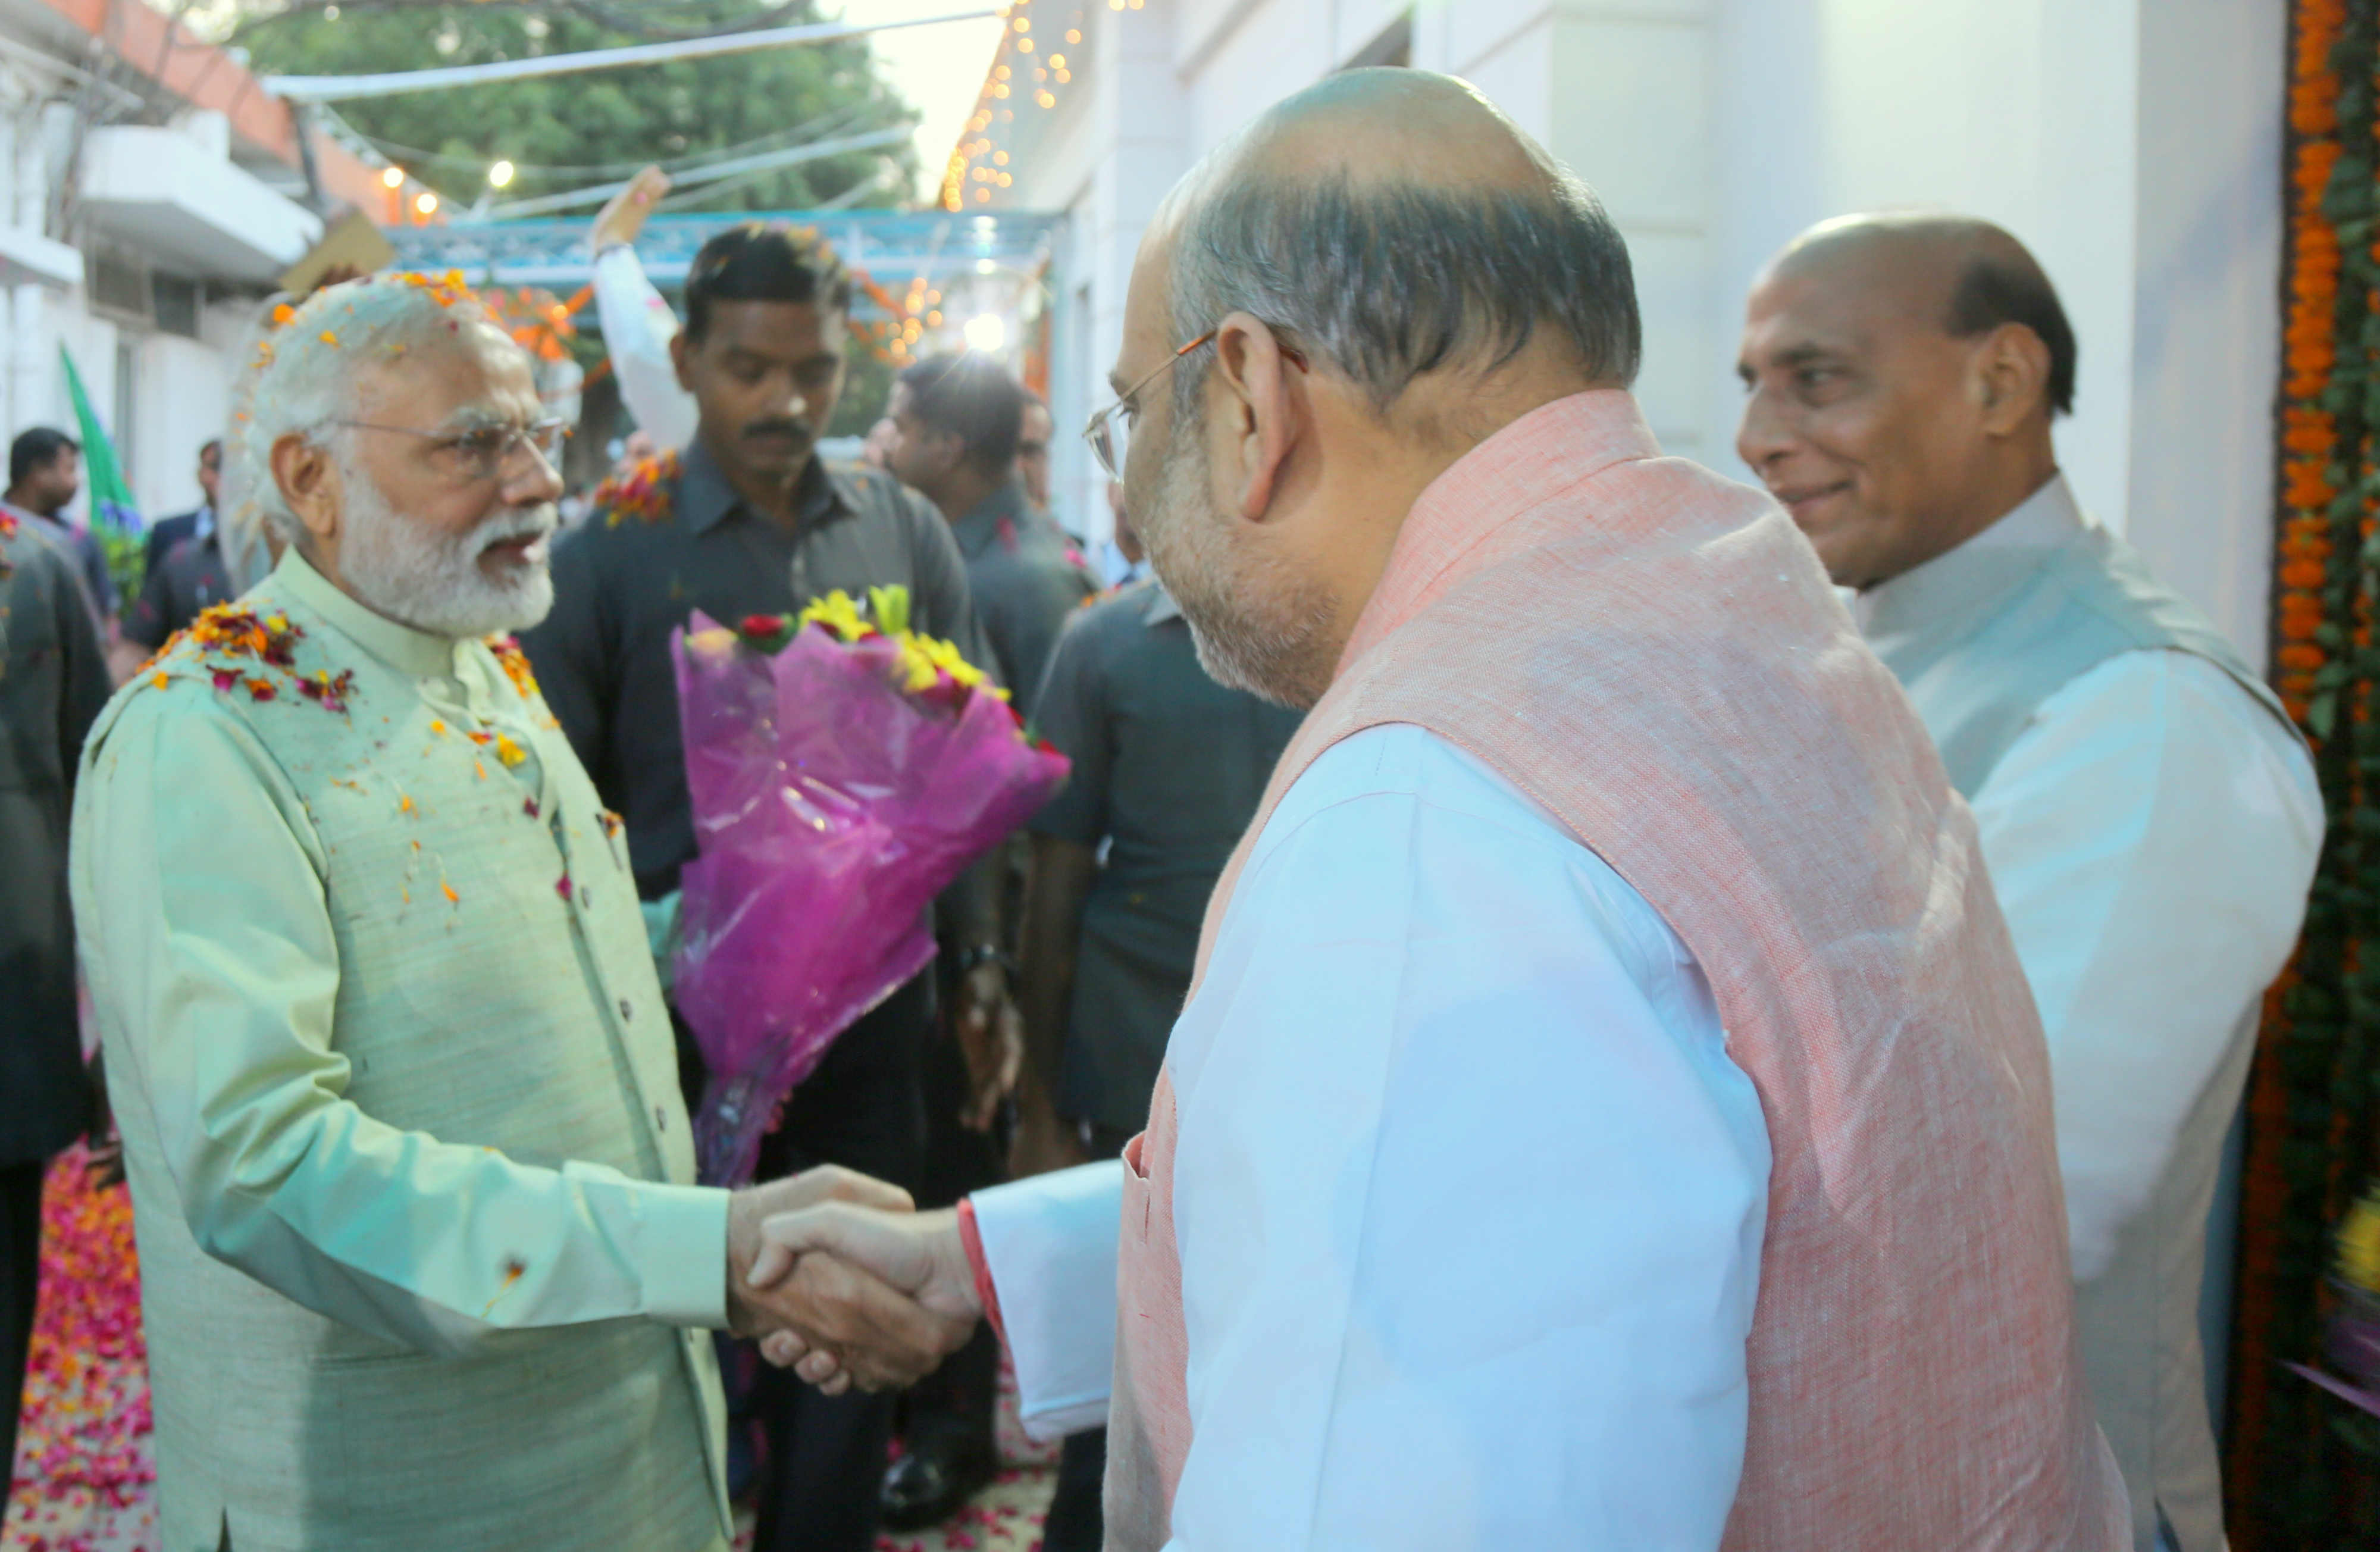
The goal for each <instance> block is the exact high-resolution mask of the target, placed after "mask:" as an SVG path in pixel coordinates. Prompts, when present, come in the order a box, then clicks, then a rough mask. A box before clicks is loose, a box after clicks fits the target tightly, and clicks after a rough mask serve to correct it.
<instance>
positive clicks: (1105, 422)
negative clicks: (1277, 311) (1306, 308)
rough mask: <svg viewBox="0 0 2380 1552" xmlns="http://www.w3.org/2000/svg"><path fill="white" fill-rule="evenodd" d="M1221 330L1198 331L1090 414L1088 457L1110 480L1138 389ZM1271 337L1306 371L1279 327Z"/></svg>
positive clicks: (1117, 471)
mask: <svg viewBox="0 0 2380 1552" xmlns="http://www.w3.org/2000/svg"><path fill="white" fill-rule="evenodd" d="M1222 332H1223V331H1222V329H1221V327H1220V326H1218V327H1216V328H1212V329H1209V330H1208V331H1207V332H1206V333H1203V334H1200V335H1199V336H1198V337H1197V338H1196V339H1194V340H1192V341H1191V342H1190V343H1189V344H1188V345H1185V346H1183V347H1182V348H1181V349H1179V350H1177V351H1175V352H1174V353H1173V354H1172V355H1171V356H1168V357H1167V358H1165V361H1164V364H1163V365H1161V366H1160V367H1159V368H1158V369H1157V370H1155V371H1153V372H1150V373H1149V374H1148V375H1147V377H1144V378H1142V379H1141V380H1140V381H1139V382H1135V383H1134V384H1133V385H1132V389H1131V391H1130V392H1128V393H1126V394H1124V395H1123V397H1122V398H1119V399H1117V400H1116V402H1115V403H1113V404H1111V405H1110V406H1107V408H1105V409H1103V410H1101V411H1099V413H1098V414H1097V415H1094V416H1092V417H1091V420H1090V424H1089V425H1087V426H1085V427H1084V428H1083V440H1084V441H1085V442H1087V443H1090V445H1091V456H1092V457H1094V458H1097V459H1098V460H1099V467H1101V468H1103V469H1105V470H1107V471H1108V478H1109V479H1123V465H1124V458H1125V455H1127V453H1128V452H1129V446H1128V443H1130V441H1131V438H1132V422H1133V419H1134V418H1136V417H1137V416H1138V415H1139V414H1140V406H1139V405H1137V404H1135V402H1134V401H1135V400H1136V399H1137V398H1139V397H1140V391H1141V390H1142V389H1144V388H1146V387H1147V386H1148V385H1149V384H1150V383H1152V382H1156V381H1157V380H1158V379H1159V378H1160V377H1162V376H1164V375H1165V369H1166V368H1167V367H1170V366H1172V365H1173V363H1174V362H1176V361H1179V360H1180V359H1182V358H1183V357H1184V356H1187V355H1189V354H1190V352H1192V351H1194V350H1196V349H1197V348H1198V347H1199V346H1202V345H1208V344H1211V343H1213V341H1214V338H1215V336H1216V335H1217V334H1220V333H1222ZM1273 338H1274V340H1275V342H1276V343H1277V344H1279V345H1280V346H1281V355H1282V356H1283V357H1285V358H1287V359H1288V361H1289V363H1290V365H1292V366H1293V367H1295V368H1296V369H1297V370H1299V371H1305V370H1306V365H1305V352H1304V351H1302V350H1300V349H1298V348H1297V347H1296V346H1293V345H1291V344H1289V343H1288V342H1287V341H1285V340H1282V339H1281V333H1280V331H1279V330H1275V331H1274V333H1273Z"/></svg>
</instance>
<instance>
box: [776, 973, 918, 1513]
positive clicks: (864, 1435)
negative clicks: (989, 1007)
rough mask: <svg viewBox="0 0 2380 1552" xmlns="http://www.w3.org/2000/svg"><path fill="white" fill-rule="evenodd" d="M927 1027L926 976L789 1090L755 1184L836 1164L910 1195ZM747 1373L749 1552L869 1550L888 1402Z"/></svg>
mask: <svg viewBox="0 0 2380 1552" xmlns="http://www.w3.org/2000/svg"><path fill="white" fill-rule="evenodd" d="M933 1027H934V973H933V972H932V971H931V970H930V969H929V970H928V971H926V972H925V973H924V974H923V975H921V976H917V978H916V979H915V980H912V981H911V982H909V983H908V984H907V985H906V986H905V987H903V988H901V989H900V990H898V991H896V992H894V993H893V994H892V996H891V997H890V998H888V999H886V1000H884V1002H882V1003H881V1004H880V1005H879V1006H878V1007H877V1009H876V1010H875V1011H874V1012H871V1013H869V1014H868V1016H867V1017H865V1018H863V1019H861V1020H860V1021H859V1022H858V1023H857V1024H855V1025H852V1026H851V1027H850V1028H849V1029H847V1030H845V1031H844V1033H843V1035H842V1037H840V1038H839V1039H837V1040H836V1041H835V1043H834V1045H833V1047H832V1049H829V1050H828V1052H827V1055H826V1060H825V1061H821V1062H820V1064H819V1068H818V1071H816V1072H814V1073H811V1074H810V1075H809V1076H808V1077H807V1079H805V1080H804V1081H803V1083H802V1085H801V1086H800V1087H798V1088H796V1089H795V1090H794V1093H793V1096H792V1097H791V1098H789V1099H788V1100H787V1101H786V1102H785V1116H784V1123H783V1125H782V1126H780V1127H779V1128H778V1129H777V1131H776V1132H775V1133H774V1134H771V1136H770V1137H769V1138H768V1139H767V1140H766V1141H764V1142H763V1143H762V1144H761V1146H760V1159H759V1178H760V1179H762V1180H771V1179H775V1178H776V1177H778V1176H780V1175H787V1174H792V1173H795V1172H796V1171H798V1170H807V1169H808V1168H809V1167H811V1166H812V1165H814V1164H841V1165H843V1166H844V1167H845V1168H847V1169H853V1170H860V1171H862V1172H863V1173H866V1174H870V1175H874V1176H875V1177H876V1178H878V1179H879V1180H886V1181H891V1182H893V1183H895V1184H897V1185H901V1186H905V1187H906V1188H908V1189H909V1190H911V1191H915V1190H916V1189H917V1185H918V1182H919V1179H920V1176H921V1174H922V1171H923V1169H924V1164H925V1147H926V1126H925V1109H924V1106H923V1103H922V1102H921V1099H920V1097H919V1092H918V1076H917V1063H918V1059H919V1057H920V1055H921V1054H922V1053H923V1051H924V1049H925V1045H926V1041H927V1039H928V1037H929V1035H930V1034H931V1032H932V1030H933ZM758 1369H759V1377H758V1378H757V1379H756V1381H755V1382H754V1385H753V1387H752V1395H751V1405H752V1411H753V1413H754V1415H755V1416H756V1417H758V1418H759V1422H760V1425H761V1428H762V1431H763V1432H764V1433H765V1435H766V1436H767V1438H768V1443H769V1462H768V1468H767V1470H766V1472H765V1473H763V1475H762V1477H761V1483H760V1503H759V1510H760V1512H759V1534H758V1536H757V1537H756V1538H755V1540H754V1542H753V1546H754V1547H755V1552H870V1549H872V1548H873V1547H874V1546H875V1545H876V1514H877V1492H878V1487H879V1485H880V1483H881V1482H882V1480H883V1476H884V1460H885V1452H886V1449H887V1448H888V1446H889V1445H890V1444H891V1442H892V1397H890V1396H869V1395H864V1394H862V1393H860V1392H858V1391H856V1390H854V1391H849V1392H846V1393H844V1395H841V1396H821V1395H820V1394H819V1393H818V1392H817V1391H816V1390H813V1389H812V1388H809V1387H808V1386H807V1385H804V1384H803V1383H802V1382H801V1381H800V1379H798V1378H797V1377H795V1376H794V1375H793V1374H792V1373H791V1372H789V1371H781V1370H777V1369H772V1368H771V1367H769V1365H768V1364H759V1365H758Z"/></svg>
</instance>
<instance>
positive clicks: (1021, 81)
mask: <svg viewBox="0 0 2380 1552" xmlns="http://www.w3.org/2000/svg"><path fill="white" fill-rule="evenodd" d="M1141 5H1142V0H1110V6H1109V8H1110V9H1111V10H1119V11H1121V10H1125V9H1131V10H1138V9H1140V7H1141ZM1032 10H1033V0H1012V3H1011V4H1009V5H1006V6H1002V8H1001V20H1002V24H1003V25H1002V29H1001V34H1000V47H999V48H998V49H997V50H996V51H994V53H993V55H992V60H991V67H990V69H989V70H987V71H985V72H984V78H983V89H982V91H979V92H977V95H976V102H975V112H974V113H973V114H972V115H970V116H969V117H968V119H967V121H966V126H965V127H964V128H963V129H961V130H960V131H959V141H958V144H957V145H956V146H954V147H953V149H952V151H951V157H950V161H949V163H948V164H947V165H946V166H945V167H944V169H943V173H942V208H943V209H944V210H947V211H960V210H965V209H966V208H967V206H968V205H969V204H970V203H973V204H977V205H988V204H990V203H991V200H992V196H993V194H994V193H995V192H996V191H998V190H1000V189H1002V188H1008V187H1010V186H1011V185H1012V184H1013V183H1014V181H1015V174H1014V172H1012V171H1011V170H1010V158H1009V152H1007V151H1006V150H1005V149H1004V148H1002V147H998V146H995V145H994V144H993V143H992V139H993V133H992V132H993V129H994V127H996V126H998V125H1002V124H1012V123H1014V122H1015V119H1016V112H1017V109H1018V108H1019V107H1020V106H1024V105H1026V104H1030V105H1031V106H1032V107H1034V108H1036V109H1038V110H1039V111H1040V112H1043V113H1049V112H1051V111H1053V110H1055V109H1056V107H1057V106H1058V101H1059V98H1060V96H1061V94H1062V89H1064V88H1065V87H1067V86H1069V85H1071V84H1073V82H1074V79H1075V72H1076V70H1077V69H1079V68H1080V67H1081V59H1080V56H1079V54H1078V52H1077V51H1079V50H1080V49H1081V47H1082V46H1083V10H1082V7H1081V6H1076V7H1075V8H1074V10H1073V12H1072V14H1071V15H1070V17H1069V18H1068V21H1067V25H1066V26H1065V27H1064V29H1062V30H1050V31H1048V32H1047V33H1046V34H1045V35H1038V36H1037V34H1036V33H1035V32H1034V30H1033V15H1032Z"/></svg>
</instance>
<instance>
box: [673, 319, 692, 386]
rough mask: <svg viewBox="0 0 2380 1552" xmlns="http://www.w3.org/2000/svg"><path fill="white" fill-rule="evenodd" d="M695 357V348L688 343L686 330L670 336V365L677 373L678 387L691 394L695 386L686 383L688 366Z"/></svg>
mask: <svg viewBox="0 0 2380 1552" xmlns="http://www.w3.org/2000/svg"><path fill="white" fill-rule="evenodd" d="M693 356H694V346H691V345H688V344H687V343H686V331H685V330H684V329H680V330H679V331H678V332H677V333H674V334H672V335H671V336H670V365H671V366H672V367H673V368H674V369H675V370H676V371H677V385H678V386H679V387H681V388H683V389H685V390H686V392H687V393H689V394H691V393H693V392H694V384H693V383H692V382H687V381H686V362H687V361H688V360H689V359H691V358H693Z"/></svg>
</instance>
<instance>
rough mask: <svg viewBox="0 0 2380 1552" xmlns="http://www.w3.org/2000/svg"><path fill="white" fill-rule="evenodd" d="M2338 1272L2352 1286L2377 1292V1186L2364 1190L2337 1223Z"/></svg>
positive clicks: (2379, 1260) (2379, 1239) (2379, 1281)
mask: <svg viewBox="0 0 2380 1552" xmlns="http://www.w3.org/2000/svg"><path fill="white" fill-rule="evenodd" d="M2338 1275H2339V1277H2340V1279H2342V1280H2344V1281H2345V1282H2346V1283H2347V1284H2348V1285H2349V1286H2350V1287H2351V1288H2355V1289H2358V1290H2361V1291H2363V1292H2365V1293H2372V1294H2380V1186H2375V1187H2374V1188H2373V1189H2372V1190H2370V1191H2367V1192H2365V1193H2364V1194H2363V1197H2362V1200H2361V1201H2359V1202H2357V1203H2356V1204H2355V1206H2353V1207H2352V1208H2351V1209H2350V1210H2349V1212H2348V1215H2347V1221H2346V1222H2344V1223H2342V1224H2340V1225H2339V1226H2338Z"/></svg>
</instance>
